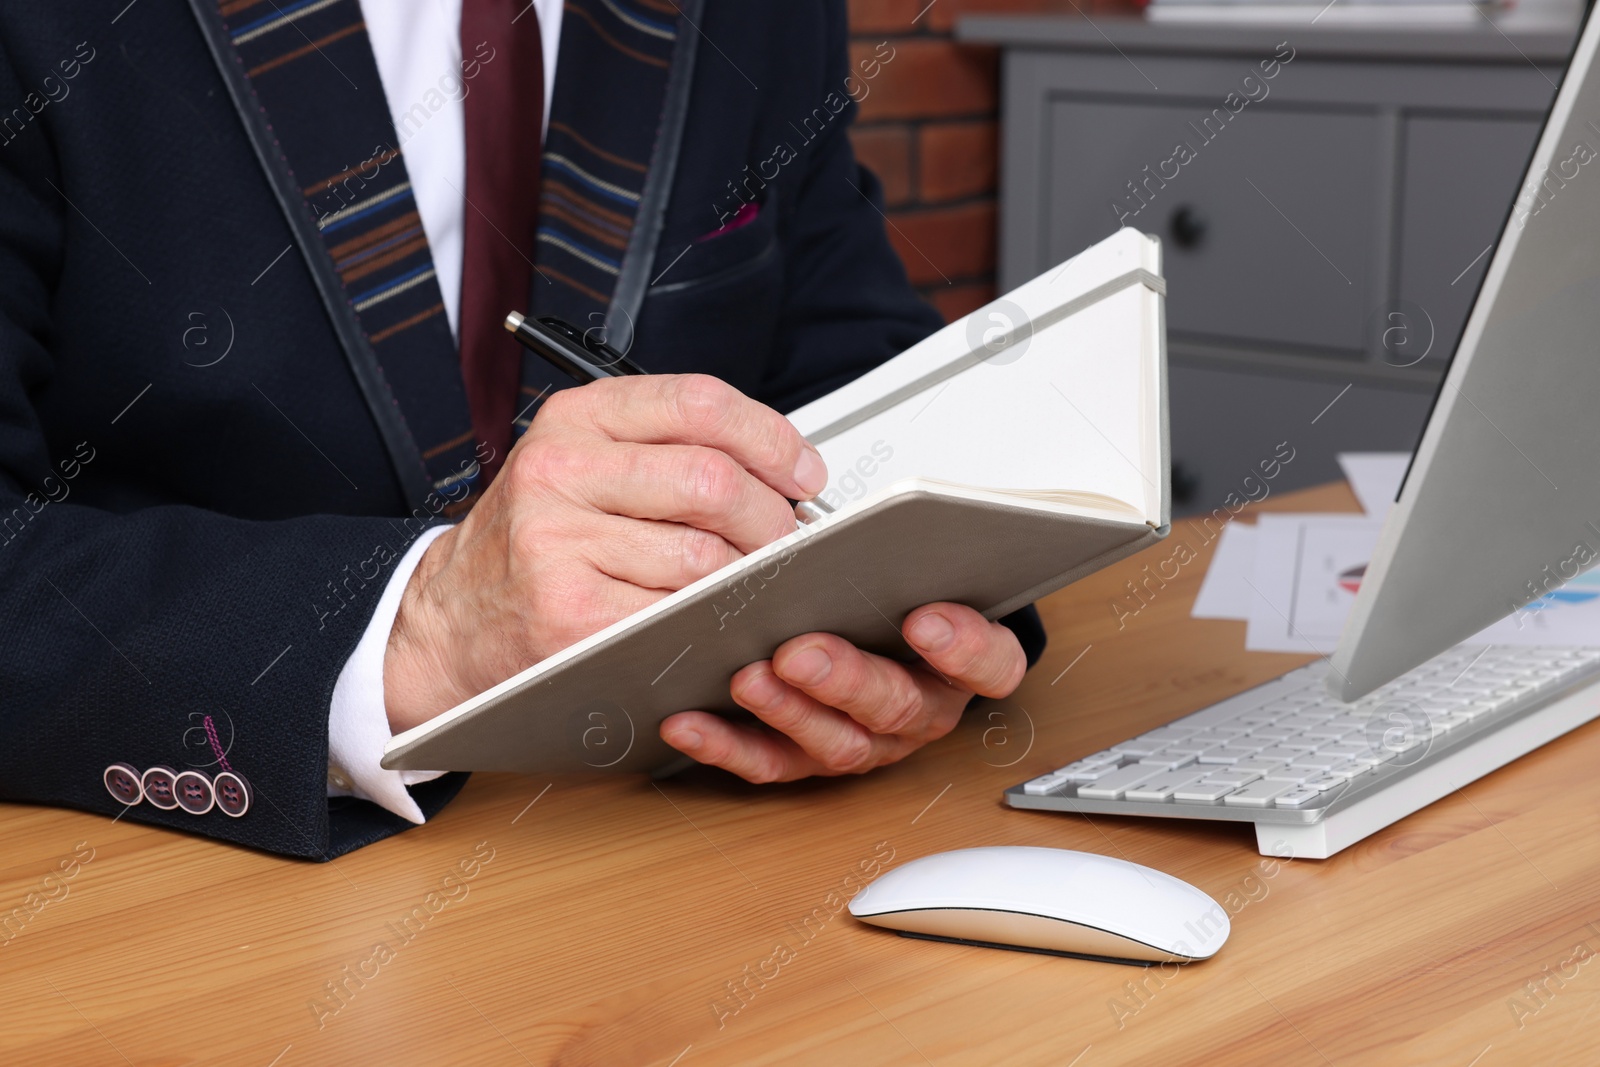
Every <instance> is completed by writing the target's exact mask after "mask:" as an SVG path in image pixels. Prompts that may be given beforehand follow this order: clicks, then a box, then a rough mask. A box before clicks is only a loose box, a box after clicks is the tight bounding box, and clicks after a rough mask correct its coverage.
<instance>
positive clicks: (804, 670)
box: [783, 648, 833, 685]
mask: <svg viewBox="0 0 1600 1067" xmlns="http://www.w3.org/2000/svg"><path fill="white" fill-rule="evenodd" d="M831 670H833V660H831V659H829V658H828V654H827V653H826V652H824V651H822V649H820V648H808V649H806V650H804V651H803V652H800V653H797V654H796V655H795V656H794V657H793V658H792V659H790V660H789V662H788V663H786V664H784V670H783V673H784V676H785V677H786V678H788V679H789V680H790V681H792V682H794V683H795V684H796V685H816V684H817V683H818V682H820V681H822V680H823V679H824V678H826V677H827V676H828V672H829V671H831Z"/></svg>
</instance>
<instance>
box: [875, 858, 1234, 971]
mask: <svg viewBox="0 0 1600 1067" xmlns="http://www.w3.org/2000/svg"><path fill="white" fill-rule="evenodd" d="M850 914H851V915H854V916H855V917H856V918H858V919H860V920H861V921H862V922H867V923H872V924H874V925H876V926H885V927H888V928H889V929H891V930H898V931H899V932H900V933H902V934H905V935H908V936H911V937H924V938H931V939H934V940H939V941H957V942H962V943H967V944H977V945H985V946H991V947H995V948H1011V949H1023V950H1025V951H1033V952H1051V953H1059V954H1061V955H1066V956H1082V957H1087V958H1090V959H1097V960H1107V961H1111V962H1128V963H1148V962H1164V961H1168V960H1177V961H1180V962H1183V961H1189V960H1203V959H1207V958H1209V957H1211V956H1212V955H1214V954H1215V953H1216V951H1217V949H1219V948H1221V947H1222V943H1223V942H1224V941H1226V940H1227V939H1228V929H1229V925H1228V913H1227V912H1226V911H1225V910H1223V908H1222V906H1221V905H1220V904H1218V903H1217V902H1216V901H1214V900H1212V899H1211V898H1210V897H1208V896H1206V895H1205V894H1204V893H1202V892H1200V890H1198V889H1196V888H1195V887H1194V886H1192V885H1190V884H1189V883H1187V882H1180V881H1179V880H1178V879H1176V878H1174V877H1172V876H1171V875H1170V874H1162V873H1161V872H1160V871H1155V870H1151V869H1150V868H1149V867H1141V866H1140V865H1139V864H1137V863H1129V862H1128V861H1126V860H1118V859H1111V858H1109V857H1107V856H1096V855H1093V854H1092V853H1088V852H1068V851H1066V850H1065V849H1059V848H1028V847H1024V846H1004V847H999V848H964V849H959V850H957V851H955V852H940V853H936V854H934V855H932V856H923V857H922V858H921V859H915V860H911V861H910V862H909V863H904V864H902V865H901V866H899V867H896V868H894V869H893V870H890V871H886V872H885V873H884V874H882V875H880V876H879V877H878V878H877V880H876V881H874V882H873V883H872V884H871V885H869V886H867V887H866V888H865V889H863V890H862V891H861V892H859V893H857V894H856V896H855V899H854V900H852V901H850Z"/></svg>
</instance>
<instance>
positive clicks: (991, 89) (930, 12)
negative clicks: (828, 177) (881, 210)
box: [850, 0, 1133, 321]
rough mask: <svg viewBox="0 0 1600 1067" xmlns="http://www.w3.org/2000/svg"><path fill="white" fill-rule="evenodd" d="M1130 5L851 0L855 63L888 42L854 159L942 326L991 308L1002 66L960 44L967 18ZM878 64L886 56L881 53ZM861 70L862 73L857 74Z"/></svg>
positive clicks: (1108, 0)
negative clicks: (877, 185) (879, 193)
mask: <svg viewBox="0 0 1600 1067" xmlns="http://www.w3.org/2000/svg"><path fill="white" fill-rule="evenodd" d="M1132 6H1133V0H1077V2H1076V3H1075V2H1074V0H933V3H931V4H930V3H929V2H928V0H850V24H851V35H852V38H853V43H852V50H853V51H854V52H855V53H856V54H855V56H854V57H853V58H854V59H856V60H863V59H866V58H867V57H869V56H871V55H873V54H874V52H875V50H877V49H878V46H879V45H880V43H881V42H885V41H886V42H888V44H889V45H890V47H892V48H893V49H894V55H893V58H892V59H891V60H889V61H888V62H887V63H883V64H882V67H881V70H880V72H879V73H878V76H877V77H876V78H874V79H873V80H872V81H871V82H870V83H869V84H870V92H868V94H867V95H866V97H865V98H864V99H863V100H862V101H861V111H860V114H859V116H858V117H857V119H856V125H855V129H854V131H853V133H852V139H853V141H854V143H855V149H856V154H857V155H858V156H859V157H860V159H861V161H862V162H863V163H865V164H866V165H867V166H868V167H870V168H871V169H872V170H873V171H874V172H875V173H876V174H877V175H878V177H879V179H881V180H882V182H883V187H884V199H885V201H886V207H887V211H888V218H889V227H888V232H889V240H890V241H891V242H893V244H894V247H895V249H896V251H898V252H899V253H900V258H901V259H902V260H904V262H905V265H906V270H907V272H908V273H909V274H910V275H911V282H912V284H913V285H915V286H916V287H917V289H918V291H920V292H921V293H922V294H923V296H925V297H926V298H927V299H928V300H929V301H931V302H932V303H933V305H934V306H935V307H937V308H938V309H939V311H940V312H941V313H942V314H943V315H944V317H945V319H946V321H948V320H950V319H954V318H959V317H960V316H962V315H965V314H966V313H967V312H969V311H971V310H973V309H974V308H978V307H981V306H983V305H984V304H985V303H987V302H988V301H990V300H992V299H993V298H994V295H995V292H994V272H995V226H996V218H995V188H996V178H997V173H996V171H997V163H998V160H999V144H998V139H997V126H998V123H997V120H998V117H999V110H998V101H999V56H998V53H997V51H996V50H995V49H991V48H975V47H970V46H965V45H958V44H956V43H955V41H954V40H953V39H952V36H951V34H952V30H953V29H954V26H955V23H956V20H957V19H958V18H959V17H960V16H961V15H964V14H969V13H971V14H978V13H983V14H990V13H1016V14H1061V15H1067V16H1078V15H1081V14H1082V13H1083V12H1085V11H1087V12H1089V13H1090V15H1091V17H1093V15H1094V13H1097V12H1102V11H1118V12H1120V11H1123V10H1126V9H1128V8H1131V7H1132ZM877 54H878V55H879V57H880V58H881V56H882V55H883V54H884V53H883V52H878V53H877ZM855 69H861V68H860V67H859V66H857V67H856V68H855Z"/></svg>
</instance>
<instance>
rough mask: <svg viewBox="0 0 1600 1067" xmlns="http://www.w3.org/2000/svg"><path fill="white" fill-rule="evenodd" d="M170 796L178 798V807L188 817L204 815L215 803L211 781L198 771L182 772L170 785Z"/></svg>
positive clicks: (215, 797) (215, 798)
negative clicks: (188, 815) (186, 813)
mask: <svg viewBox="0 0 1600 1067" xmlns="http://www.w3.org/2000/svg"><path fill="white" fill-rule="evenodd" d="M172 795H173V796H175V797H177V798H178V807H180V808H182V809H183V810H184V811H186V812H188V813H189V814H190V815H204V814H205V813H206V812H208V811H210V810H211V807H212V805H214V804H215V803H216V802H217V795H216V791H215V790H213V789H212V788H211V779H209V778H207V777H206V776H205V775H203V774H201V773H200V772H199V771H184V772H183V773H182V774H180V775H178V777H177V778H176V779H174V780H173V783H172Z"/></svg>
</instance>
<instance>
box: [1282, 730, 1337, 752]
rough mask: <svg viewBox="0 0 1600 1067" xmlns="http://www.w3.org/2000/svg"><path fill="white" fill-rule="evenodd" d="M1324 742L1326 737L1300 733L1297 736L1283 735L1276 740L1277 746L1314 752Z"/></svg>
mask: <svg viewBox="0 0 1600 1067" xmlns="http://www.w3.org/2000/svg"><path fill="white" fill-rule="evenodd" d="M1326 743H1327V739H1326V738H1321V737H1306V736H1305V735H1304V734H1302V735H1300V736H1297V737H1285V738H1284V739H1283V740H1281V741H1279V742H1278V747H1279V748H1286V749H1289V750H1290V751H1292V752H1314V751H1316V750H1317V749H1319V748H1321V747H1322V746H1323V745H1324V744H1326Z"/></svg>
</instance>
